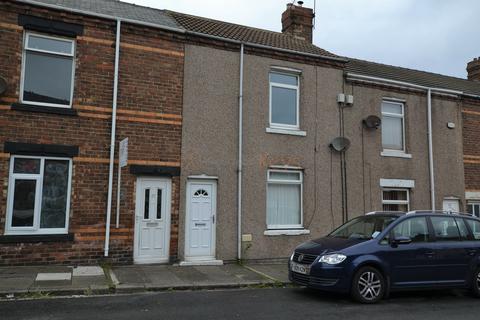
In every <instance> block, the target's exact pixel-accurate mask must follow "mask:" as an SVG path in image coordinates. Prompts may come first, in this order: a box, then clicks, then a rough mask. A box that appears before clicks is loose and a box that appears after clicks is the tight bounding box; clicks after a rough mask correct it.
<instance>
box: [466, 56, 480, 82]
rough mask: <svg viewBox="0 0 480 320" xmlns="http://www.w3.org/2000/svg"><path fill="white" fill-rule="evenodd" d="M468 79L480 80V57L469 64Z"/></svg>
mask: <svg viewBox="0 0 480 320" xmlns="http://www.w3.org/2000/svg"><path fill="white" fill-rule="evenodd" d="M467 73H468V80H473V81H480V57H478V58H475V59H473V60H472V61H470V62H469V63H468V64H467Z"/></svg>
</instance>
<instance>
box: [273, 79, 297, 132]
mask: <svg viewBox="0 0 480 320" xmlns="http://www.w3.org/2000/svg"><path fill="white" fill-rule="evenodd" d="M269 77H270V80H269V81H270V128H275V129H287V130H299V129H300V119H299V118H300V112H299V102H300V90H299V88H300V77H299V75H298V74H293V73H287V72H280V71H271V72H270V74H269Z"/></svg>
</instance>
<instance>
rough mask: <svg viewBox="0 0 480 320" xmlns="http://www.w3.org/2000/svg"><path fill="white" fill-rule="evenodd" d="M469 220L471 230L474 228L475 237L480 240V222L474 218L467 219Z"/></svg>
mask: <svg viewBox="0 0 480 320" xmlns="http://www.w3.org/2000/svg"><path fill="white" fill-rule="evenodd" d="M465 220H466V221H467V224H468V226H469V227H470V230H472V234H473V238H474V239H475V240H480V222H478V221H477V220H473V219H465Z"/></svg>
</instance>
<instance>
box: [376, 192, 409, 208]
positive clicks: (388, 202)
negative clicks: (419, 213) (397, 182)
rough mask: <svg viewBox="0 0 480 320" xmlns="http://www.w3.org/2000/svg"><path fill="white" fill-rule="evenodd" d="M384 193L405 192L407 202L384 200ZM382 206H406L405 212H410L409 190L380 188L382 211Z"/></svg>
mask: <svg viewBox="0 0 480 320" xmlns="http://www.w3.org/2000/svg"><path fill="white" fill-rule="evenodd" d="M384 191H406V192H407V200H385V199H384V198H383V192H384ZM384 204H406V205H407V212H408V211H410V189H408V188H382V210H383V205H384Z"/></svg>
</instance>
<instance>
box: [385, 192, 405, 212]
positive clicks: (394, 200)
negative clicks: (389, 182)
mask: <svg viewBox="0 0 480 320" xmlns="http://www.w3.org/2000/svg"><path fill="white" fill-rule="evenodd" d="M382 207H383V211H403V212H408V211H409V210H410V190H409V189H393V188H385V189H382Z"/></svg>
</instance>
